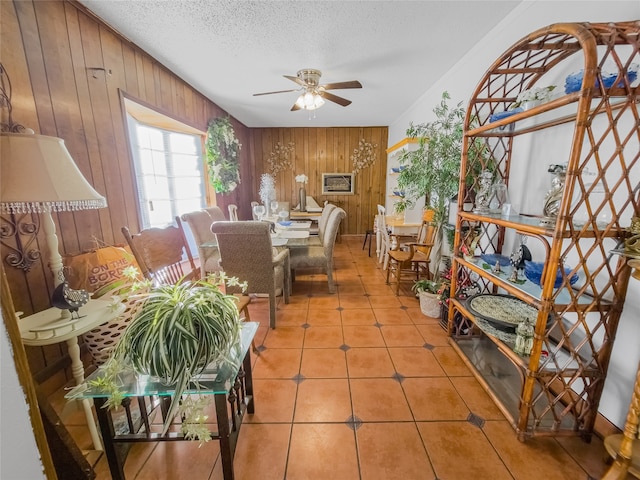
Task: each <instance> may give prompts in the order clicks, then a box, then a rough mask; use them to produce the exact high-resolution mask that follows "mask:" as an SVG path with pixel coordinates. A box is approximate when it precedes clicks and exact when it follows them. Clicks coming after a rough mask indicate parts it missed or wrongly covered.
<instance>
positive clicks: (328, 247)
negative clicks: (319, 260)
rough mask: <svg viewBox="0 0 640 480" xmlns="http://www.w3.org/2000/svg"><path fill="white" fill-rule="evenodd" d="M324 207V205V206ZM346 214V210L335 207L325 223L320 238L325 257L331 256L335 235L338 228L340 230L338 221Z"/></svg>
mask: <svg viewBox="0 0 640 480" xmlns="http://www.w3.org/2000/svg"><path fill="white" fill-rule="evenodd" d="M325 208H326V207H325ZM346 216H347V214H346V212H345V211H344V210H343V209H342V208H340V207H335V208H334V209H333V211H332V212H331V215H330V216H329V219H328V220H327V225H326V228H325V232H324V238H323V240H322V246H323V247H324V254H325V256H326V257H327V258H331V257H333V248H334V246H335V244H336V237H337V236H338V230H340V222H342V219H343V218H345V217H346Z"/></svg>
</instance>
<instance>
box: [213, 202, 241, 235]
mask: <svg viewBox="0 0 640 480" xmlns="http://www.w3.org/2000/svg"><path fill="white" fill-rule="evenodd" d="M227 208H228V209H229V221H230V222H237V221H238V206H237V205H234V204H233V203H231V204H229V206H228V207H227ZM209 229H211V228H209Z"/></svg>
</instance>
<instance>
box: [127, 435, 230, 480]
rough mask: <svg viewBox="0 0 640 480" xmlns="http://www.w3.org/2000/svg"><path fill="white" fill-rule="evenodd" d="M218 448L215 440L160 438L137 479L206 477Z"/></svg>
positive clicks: (180, 479) (182, 479) (218, 450)
mask: <svg viewBox="0 0 640 480" xmlns="http://www.w3.org/2000/svg"><path fill="white" fill-rule="evenodd" d="M219 452H220V447H219V444H218V442H215V441H210V442H207V443H206V444H204V445H202V446H200V442H198V441H193V442H160V443H159V444H158V446H157V447H156V448H155V449H154V450H153V452H152V453H151V455H150V456H149V459H148V461H147V462H146V463H145V464H144V467H143V468H141V469H140V471H139V473H138V475H137V476H136V477H135V478H136V479H137V480H158V479H160V478H167V479H168V478H171V479H172V480H173V479H176V480H189V479H194V478H209V475H210V474H211V472H212V471H213V466H214V463H215V461H216V458H217V457H218V453H219Z"/></svg>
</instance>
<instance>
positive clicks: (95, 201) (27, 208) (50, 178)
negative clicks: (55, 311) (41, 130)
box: [0, 129, 107, 313]
mask: <svg viewBox="0 0 640 480" xmlns="http://www.w3.org/2000/svg"><path fill="white" fill-rule="evenodd" d="M25 131H26V133H6V132H2V133H0V159H2V176H1V178H0V212H2V213H3V214H24V213H27V214H28V213H39V214H41V215H42V228H43V231H44V234H45V238H46V241H47V247H48V250H49V268H50V269H51V272H52V274H53V278H54V286H56V287H57V286H58V285H60V284H61V283H63V282H64V275H63V271H62V268H63V264H62V256H61V255H60V252H59V251H58V237H57V236H56V231H55V224H54V222H53V217H52V216H51V212H66V211H76V210H86V209H91V208H103V207H106V206H107V202H106V200H105V198H104V197H103V196H102V195H100V194H99V193H98V192H96V191H95V190H94V189H93V187H92V186H91V185H90V184H89V182H87V180H86V179H85V178H84V176H83V175H82V173H81V172H80V169H79V168H78V167H77V165H76V164H75V162H74V161H73V159H72V158H71V155H70V154H69V151H68V150H67V148H66V147H65V145H64V140H62V139H60V138H57V137H48V136H44V135H36V134H34V133H33V131H30V130H29V129H26V130H25ZM63 313H68V312H63Z"/></svg>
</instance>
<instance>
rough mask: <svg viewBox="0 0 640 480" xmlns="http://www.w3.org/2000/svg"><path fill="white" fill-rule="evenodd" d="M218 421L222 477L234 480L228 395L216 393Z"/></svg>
mask: <svg viewBox="0 0 640 480" xmlns="http://www.w3.org/2000/svg"><path fill="white" fill-rule="evenodd" d="M213 398H214V401H215V404H216V420H217V422H218V435H219V436H220V459H221V461H222V476H223V478H224V480H233V478H234V477H233V455H231V441H230V438H229V433H230V432H229V416H228V414H227V395H226V394H223V393H216V394H215V395H214V396H213Z"/></svg>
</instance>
